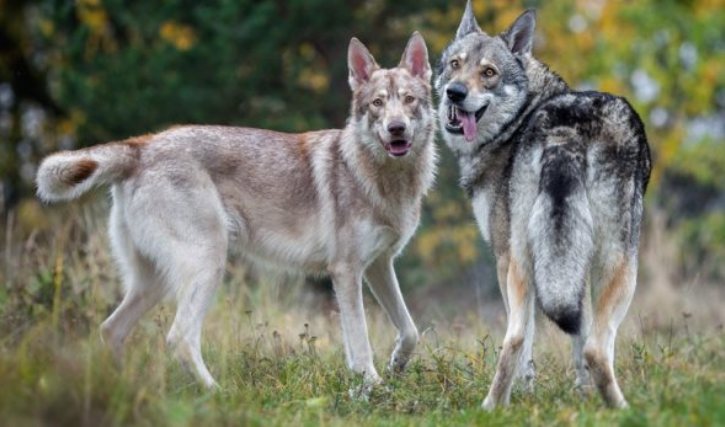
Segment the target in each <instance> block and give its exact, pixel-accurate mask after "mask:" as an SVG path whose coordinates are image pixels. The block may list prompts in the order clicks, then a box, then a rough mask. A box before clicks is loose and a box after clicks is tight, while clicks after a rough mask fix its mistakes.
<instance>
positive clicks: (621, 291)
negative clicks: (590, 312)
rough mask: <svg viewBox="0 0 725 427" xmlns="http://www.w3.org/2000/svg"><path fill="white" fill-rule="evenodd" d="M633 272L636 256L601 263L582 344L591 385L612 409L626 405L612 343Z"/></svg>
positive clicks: (633, 282)
mask: <svg viewBox="0 0 725 427" xmlns="http://www.w3.org/2000/svg"><path fill="white" fill-rule="evenodd" d="M636 274H637V262H636V255H635V256H632V255H625V256H622V257H621V258H619V259H618V260H616V261H614V262H605V263H603V268H602V274H601V277H600V283H599V286H600V289H599V292H600V293H599V296H598V298H597V301H596V303H595V306H594V322H593V324H592V332H591V335H590V336H589V338H588V339H587V341H586V345H585V346H584V358H585V359H586V362H587V365H588V366H589V371H590V373H591V375H592V378H593V380H594V384H595V385H596V386H597V388H598V389H599V392H600V393H601V395H602V397H603V398H604V401H605V402H606V403H607V405H609V406H610V407H614V408H624V407H626V406H627V401H626V400H625V399H624V395H623V394H622V390H621V389H620V388H619V384H617V379H616V378H615V376H614V344H615V340H616V336H617V329H618V328H619V325H620V323H621V322H622V320H623V319H624V315H625V314H626V313H627V309H628V308H629V304H630V302H631V301H632V296H633V295H634V289H635V286H636Z"/></svg>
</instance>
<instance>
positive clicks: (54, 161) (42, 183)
mask: <svg viewBox="0 0 725 427" xmlns="http://www.w3.org/2000/svg"><path fill="white" fill-rule="evenodd" d="M138 150H139V145H138V144H134V143H132V142H115V143H110V144H104V145H99V146H96V147H91V148H86V149H82V150H76V151H61V152H59V153H55V154H52V155H50V156H48V157H46V158H45V159H44V160H43V162H42V163H41V164H40V168H38V175H37V177H36V183H37V186H38V196H39V197H40V198H41V199H43V200H44V201H46V202H55V201H61V200H71V199H75V198H77V197H79V196H80V195H81V194H83V193H85V192H86V191H88V190H90V189H91V188H93V187H96V186H99V185H103V184H111V183H113V182H116V181H119V180H121V179H123V178H124V177H126V176H128V174H129V173H130V172H131V171H132V170H133V169H134V168H135V167H136V165H137V163H138Z"/></svg>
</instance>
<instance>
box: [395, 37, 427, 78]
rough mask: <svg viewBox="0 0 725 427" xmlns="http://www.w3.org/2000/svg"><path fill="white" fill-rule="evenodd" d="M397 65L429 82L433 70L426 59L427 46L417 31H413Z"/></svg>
mask: <svg viewBox="0 0 725 427" xmlns="http://www.w3.org/2000/svg"><path fill="white" fill-rule="evenodd" d="M398 66H399V67H402V68H405V69H406V70H408V71H409V72H410V74H412V75H413V76H415V77H419V78H421V79H423V80H425V81H426V82H430V77H431V75H432V74H433V72H432V71H431V69H430V62H429V61H428V48H427V47H426V45H425V40H423V36H421V35H420V33H419V32H417V31H416V32H414V33H413V35H412V36H411V37H410V40H408V45H407V46H405V52H403V57H402V58H400V65H398Z"/></svg>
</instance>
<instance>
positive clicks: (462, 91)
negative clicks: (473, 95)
mask: <svg viewBox="0 0 725 427" xmlns="http://www.w3.org/2000/svg"><path fill="white" fill-rule="evenodd" d="M446 95H448V99H450V100H451V101H453V102H461V101H463V100H464V99H466V95H468V88H466V86H465V85H464V84H463V83H459V82H453V83H451V84H450V85H448V88H447V89H446Z"/></svg>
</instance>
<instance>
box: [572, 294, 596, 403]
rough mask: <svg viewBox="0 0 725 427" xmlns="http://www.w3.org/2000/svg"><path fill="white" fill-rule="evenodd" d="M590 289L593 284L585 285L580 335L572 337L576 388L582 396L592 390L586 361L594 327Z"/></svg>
mask: <svg viewBox="0 0 725 427" xmlns="http://www.w3.org/2000/svg"><path fill="white" fill-rule="evenodd" d="M590 287H591V283H587V284H585V288H584V298H583V299H582V321H581V327H580V328H579V333H578V334H575V335H572V336H571V349H572V359H573V360H574V371H575V373H576V380H575V381H574V388H575V389H577V390H578V391H579V392H580V393H581V394H582V395H588V394H589V391H590V388H591V376H590V375H589V371H588V370H587V365H586V362H585V360H584V344H586V341H587V338H588V337H589V333H590V330H591V325H592V296H591V289H590Z"/></svg>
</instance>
